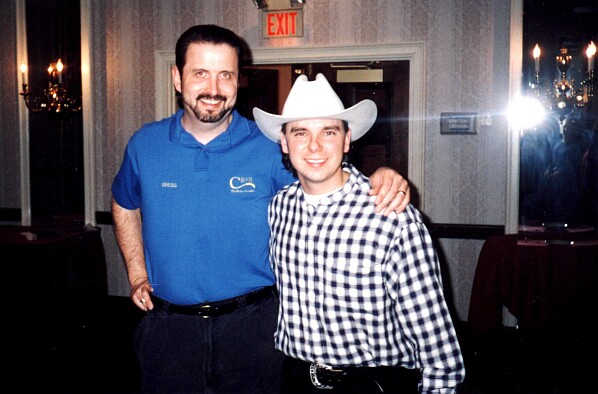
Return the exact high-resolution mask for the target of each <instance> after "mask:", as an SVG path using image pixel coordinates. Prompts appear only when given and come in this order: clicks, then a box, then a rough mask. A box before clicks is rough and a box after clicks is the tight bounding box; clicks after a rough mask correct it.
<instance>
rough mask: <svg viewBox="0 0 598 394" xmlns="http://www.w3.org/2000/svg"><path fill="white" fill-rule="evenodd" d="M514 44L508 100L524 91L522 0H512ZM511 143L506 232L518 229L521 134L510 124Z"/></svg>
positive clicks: (511, 52)
mask: <svg viewBox="0 0 598 394" xmlns="http://www.w3.org/2000/svg"><path fill="white" fill-rule="evenodd" d="M510 35H511V43H510V56H509V99H510V102H513V100H514V99H515V98H516V97H517V96H519V95H520V94H521V75H522V67H523V0H511V29H510ZM508 130H509V139H508V141H509V145H508V160H507V198H506V204H507V206H506V218H505V232H506V233H507V234H516V233H517V232H518V231H519V142H520V141H519V136H520V130H516V129H515V128H514V127H513V126H512V124H509V129H508Z"/></svg>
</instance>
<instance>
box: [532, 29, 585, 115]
mask: <svg viewBox="0 0 598 394" xmlns="http://www.w3.org/2000/svg"><path fill="white" fill-rule="evenodd" d="M585 54H586V56H587V59H588V66H587V71H586V76H585V79H584V80H583V81H582V82H581V84H580V85H581V87H580V88H579V89H575V86H574V81H573V80H571V79H569V78H568V76H567V72H568V70H569V68H570V67H571V61H572V60H573V57H572V56H571V55H570V54H569V52H568V50H567V48H565V47H563V48H561V49H560V51H559V54H558V55H557V56H556V66H557V68H558V70H559V78H557V79H555V80H554V82H553V83H552V89H551V90H550V92H549V93H548V94H547V95H546V99H547V104H546V105H547V107H549V108H550V109H551V110H553V111H556V112H560V113H561V114H563V113H565V112H567V111H570V110H572V109H573V108H575V107H584V106H586V105H589V104H591V103H592V101H593V99H594V57H595V54H596V45H595V44H594V42H593V41H591V42H590V44H589V45H588V47H587V49H586V52H585ZM540 55H541V50H540V47H539V45H538V44H536V46H535V47H534V50H533V58H534V84H533V85H532V89H533V90H535V95H536V97H540Z"/></svg>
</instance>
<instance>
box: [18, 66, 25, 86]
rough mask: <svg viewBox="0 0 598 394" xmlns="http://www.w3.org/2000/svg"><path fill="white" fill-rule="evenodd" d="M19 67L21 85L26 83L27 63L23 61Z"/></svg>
mask: <svg viewBox="0 0 598 394" xmlns="http://www.w3.org/2000/svg"><path fill="white" fill-rule="evenodd" d="M19 68H20V69H21V83H22V84H23V85H27V78H26V76H25V73H26V72H27V65H26V64H25V62H21V66H20V67H19Z"/></svg>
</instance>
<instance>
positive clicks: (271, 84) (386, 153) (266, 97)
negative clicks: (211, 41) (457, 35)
mask: <svg viewBox="0 0 598 394" xmlns="http://www.w3.org/2000/svg"><path fill="white" fill-rule="evenodd" d="M339 70H382V72H381V75H382V78H381V79H380V80H377V81H371V80H364V81H360V80H359V78H357V79H354V80H352V81H351V82H342V81H339V78H338V76H339V74H338V71H339ZM318 73H322V74H324V75H325V76H326V78H327V79H328V81H329V82H330V84H331V85H332V87H333V88H334V89H335V91H336V92H337V93H338V95H339V97H340V98H341V100H342V101H343V103H344V104H345V107H347V108H348V107H350V106H352V105H354V104H356V103H358V102H359V101H361V100H364V99H371V100H373V101H374V102H375V103H376V105H377V106H378V118H377V121H376V123H375V124H374V126H373V127H372V129H371V130H370V131H369V132H368V133H367V134H366V135H365V136H364V137H363V138H361V139H360V140H358V141H356V142H355V143H354V144H353V146H352V147H351V152H350V155H349V159H350V161H351V162H352V163H353V164H355V166H356V167H357V168H359V169H360V170H361V171H362V172H363V173H364V174H366V175H371V173H372V172H373V171H374V170H375V169H377V168H379V167H381V166H387V167H391V168H393V169H395V170H397V171H398V172H399V173H400V174H403V175H404V176H406V175H407V174H408V170H409V168H408V162H409V160H408V154H409V61H406V60H403V61H380V62H359V63H355V62H351V63H350V64H349V63H338V64H331V63H310V64H293V65H262V66H251V67H250V68H249V69H244V71H243V73H242V74H243V80H242V83H241V88H240V89H239V98H238V105H237V108H238V109H239V112H241V114H242V115H244V116H246V117H248V118H250V119H253V116H252V114H251V109H252V108H253V107H254V106H257V107H259V108H261V109H263V110H265V111H268V112H271V113H281V111H282V106H283V105H284V101H285V99H286V97H287V95H288V92H289V91H290V89H291V86H292V84H293V82H294V81H295V79H296V78H297V76H299V75H301V74H305V75H307V76H308V78H309V79H310V80H312V79H314V78H315V76H316V75H317V74H318Z"/></svg>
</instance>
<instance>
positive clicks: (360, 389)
mask: <svg viewBox="0 0 598 394" xmlns="http://www.w3.org/2000/svg"><path fill="white" fill-rule="evenodd" d="M310 365H311V363H309V362H306V361H302V360H297V359H295V358H292V357H285V360H284V362H283V372H282V393H284V394H310V393H314V394H316V393H317V394H355V393H359V394H381V393H384V394H417V393H418V392H419V391H418V388H417V386H418V383H419V381H420V379H421V374H420V373H419V371H414V370H408V369H405V368H400V367H380V368H367V369H360V370H359V372H355V373H349V374H347V376H343V377H342V378H341V379H339V383H337V384H334V389H329V390H325V389H318V388H316V387H315V386H314V385H313V384H312V382H311V378H310V371H309V367H310ZM368 370H371V371H368Z"/></svg>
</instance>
